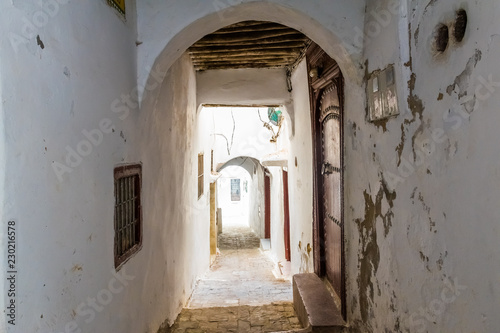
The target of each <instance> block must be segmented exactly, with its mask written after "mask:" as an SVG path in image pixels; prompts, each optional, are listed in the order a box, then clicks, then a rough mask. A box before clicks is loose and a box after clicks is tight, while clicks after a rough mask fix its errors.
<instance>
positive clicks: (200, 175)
mask: <svg viewBox="0 0 500 333" xmlns="http://www.w3.org/2000/svg"><path fill="white" fill-rule="evenodd" d="M203 185H204V181H203V153H201V154H198V199H199V198H201V196H202V195H203V191H204V189H203Z"/></svg>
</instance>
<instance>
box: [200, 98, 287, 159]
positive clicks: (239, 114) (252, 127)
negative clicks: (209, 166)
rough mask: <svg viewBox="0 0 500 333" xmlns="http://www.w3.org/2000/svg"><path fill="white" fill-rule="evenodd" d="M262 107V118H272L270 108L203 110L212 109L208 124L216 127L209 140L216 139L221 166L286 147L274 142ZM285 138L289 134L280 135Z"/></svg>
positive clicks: (217, 157) (263, 116)
mask: <svg viewBox="0 0 500 333" xmlns="http://www.w3.org/2000/svg"><path fill="white" fill-rule="evenodd" d="M240 91H241V90H240ZM239 95H240V94H238V93H235V94H234V96H239ZM258 110H259V111H260V115H261V117H262V120H263V121H269V119H268V116H267V108H259V109H256V108H246V107H234V108H232V107H218V108H205V109H203V111H202V113H203V112H209V113H210V114H211V120H208V121H207V123H208V125H209V126H213V130H212V131H211V133H210V135H211V137H210V138H207V139H210V140H215V147H216V148H215V150H214V156H215V160H216V161H217V163H218V164H219V165H220V164H224V163H226V162H228V161H230V160H232V159H234V158H237V157H240V156H245V157H251V158H254V159H256V160H259V161H262V159H263V158H264V157H265V156H267V155H270V154H273V153H276V152H278V151H280V150H281V149H282V148H283V147H284V143H282V142H281V140H280V141H279V142H276V143H272V142H270V139H271V137H272V135H273V133H272V132H271V131H269V130H268V129H266V128H264V127H263V123H262V121H261V120H260V118H259V114H258V112H259V111H258ZM233 118H234V122H233ZM209 122H211V123H209ZM277 130H278V128H277V127H274V131H275V133H276V132H277ZM282 131H283V130H282ZM282 137H286V135H285V134H281V135H280V138H282ZM286 141H288V139H287V140H286ZM228 150H229V151H228Z"/></svg>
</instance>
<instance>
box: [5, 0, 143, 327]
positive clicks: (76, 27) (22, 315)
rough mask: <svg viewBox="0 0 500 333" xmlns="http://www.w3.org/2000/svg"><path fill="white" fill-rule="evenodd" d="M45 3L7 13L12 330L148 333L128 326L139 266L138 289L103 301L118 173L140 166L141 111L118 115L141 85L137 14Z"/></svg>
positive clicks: (8, 5) (15, 5) (129, 269)
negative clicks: (137, 122)
mask: <svg viewBox="0 0 500 333" xmlns="http://www.w3.org/2000/svg"><path fill="white" fill-rule="evenodd" d="M43 4H44V5H43V7H40V6H39V4H38V2H32V1H22V0H16V1H3V2H2V3H1V5H0V16H1V19H0V22H1V23H0V25H1V31H2V34H1V37H0V38H1V39H0V73H1V76H0V81H1V83H0V87H1V90H2V92H1V95H2V115H1V116H0V117H1V118H2V130H1V132H2V136H1V137H2V139H1V142H2V144H1V145H2V146H4V144H5V148H6V149H5V152H4V154H2V162H1V163H2V165H3V166H4V167H2V168H1V170H2V171H1V172H2V177H1V178H0V179H4V177H5V183H4V184H2V193H4V194H2V208H1V209H0V210H1V215H2V241H5V238H4V237H3V236H4V234H3V232H4V230H3V229H4V228H3V226H4V223H6V222H7V220H8V219H14V220H15V221H17V223H18V230H17V232H18V242H19V244H18V250H17V256H18V257H17V259H18V260H17V270H18V272H19V275H18V279H17V295H16V301H17V306H18V308H17V322H16V326H15V327H13V326H8V330H9V332H64V331H66V329H69V330H73V331H76V330H77V329H81V330H82V331H85V332H89V331H114V330H122V331H125V330H126V329H132V330H143V329H144V322H141V321H135V322H130V318H131V317H132V318H133V315H132V314H133V313H136V312H137V308H136V302H137V300H138V299H141V294H142V288H140V287H139V280H140V278H139V276H143V275H144V269H142V267H138V266H137V263H138V262H137V261H138V257H137V256H136V257H134V258H132V259H131V260H130V262H129V263H130V264H126V265H125V267H124V268H123V270H122V273H125V272H126V275H128V276H133V277H134V279H132V281H126V280H124V284H117V285H114V287H115V288H113V290H114V291H116V293H111V297H112V298H111V299H109V297H108V298H106V297H107V296H109V295H110V290H109V286H110V282H111V281H115V282H116V276H115V275H114V274H115V273H114V269H113V266H114V264H113V238H114V230H113V229H114V226H113V210H114V196H113V192H114V190H113V168H114V167H115V165H117V164H119V163H122V162H136V161H137V160H135V159H129V158H128V157H127V156H126V155H125V151H126V150H127V149H128V147H130V146H131V145H132V144H133V143H132V142H130V141H129V140H126V139H127V138H128V134H129V133H128V131H127V128H128V126H129V125H128V124H129V123H130V122H132V119H133V116H132V114H136V113H137V112H138V109H137V108H135V109H134V108H130V112H129V116H127V117H122V116H123V115H124V114H122V113H115V112H114V109H113V107H112V105H113V102H114V101H115V100H117V101H118V102H120V100H119V99H120V98H121V94H130V93H131V92H132V91H133V89H134V87H135V86H136V83H137V77H136V45H135V41H136V35H137V33H136V20H135V8H134V3H133V2H132V1H127V8H128V9H127V12H128V14H127V21H124V20H123V19H122V18H121V17H120V16H119V15H118V14H117V13H116V12H115V10H114V9H112V8H111V7H109V6H108V5H106V4H105V2H104V1H53V2H50V3H48V2H43ZM120 117H122V118H120ZM111 127H112V128H113V130H111ZM85 133H87V134H85ZM89 133H91V134H92V135H93V138H94V139H93V141H92V140H90V139H89V138H88V137H87V136H88V135H89ZM70 150H71V151H75V152H76V153H72V154H73V155H72V156H73V157H72V158H71V159H70V160H69V162H68V161H67V158H68V154H69V151H70ZM76 154H78V155H79V156H76ZM54 166H58V167H59V169H58V174H57V173H56V172H55V169H54ZM58 175H59V176H58ZM4 191H5V192H4ZM3 245H4V243H3V242H2V251H3V249H4V248H5V247H4V246H3ZM2 257H3V256H2ZM4 268H5V266H2V273H1V274H2V278H1V279H0V280H1V281H2V287H3V284H4V280H5V276H4V274H5V270H4ZM125 284H126V285H125ZM3 291H4V289H3V288H2V293H1V294H2V298H3V296H4V294H3ZM93 299H94V301H95V300H96V299H97V301H96V302H97V306H98V307H99V309H100V312H98V311H96V310H93V309H92V308H91V307H90V303H89V302H92V300H93ZM100 300H101V301H104V303H105V305H102V308H101V304H102V303H101V301H100ZM2 314H3V310H2ZM124 318H127V320H124ZM4 319H5V316H4V315H2V316H1V319H0V331H5V328H6V327H5V324H4ZM76 327H77V328H76Z"/></svg>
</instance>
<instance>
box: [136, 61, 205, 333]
mask: <svg viewBox="0 0 500 333" xmlns="http://www.w3.org/2000/svg"><path fill="white" fill-rule="evenodd" d="M160 89H161V93H160V94H159V96H160V98H159V99H158V100H157V101H156V103H155V107H154V109H146V108H144V107H143V108H142V110H141V114H140V116H139V118H138V119H137V126H138V128H136V133H137V138H136V139H135V140H137V143H138V144H137V146H136V148H135V149H134V150H133V151H132V152H131V155H133V156H137V157H136V159H140V160H141V161H142V162H143V174H144V176H143V182H144V185H143V192H144V205H143V206H144V219H145V221H146V222H147V225H146V226H145V238H144V244H145V245H144V249H143V251H142V254H141V256H140V258H139V259H140V265H141V267H142V269H143V270H144V272H146V273H145V274H144V275H143V277H142V278H141V283H143V286H142V288H141V294H140V297H141V299H143V300H145V301H147V302H148V303H149V304H152V308H149V307H144V308H141V309H140V310H137V309H136V312H137V314H136V315H137V317H138V318H140V319H141V321H143V325H146V324H147V325H148V326H147V327H149V328H148V329H149V330H150V331H155V330H157V329H158V327H159V326H160V324H162V322H164V321H165V322H166V323H168V324H172V323H173V321H174V320H175V318H176V316H177V314H178V313H179V312H180V311H181V309H182V307H183V306H184V305H185V303H186V302H187V300H188V298H189V297H190V295H191V292H192V290H193V287H194V285H195V282H196V278H197V277H198V276H199V275H201V274H202V273H204V272H205V271H206V269H208V265H209V258H210V247H209V246H210V245H209V240H210V238H209V232H210V230H209V227H210V223H209V221H210V216H209V199H210V198H209V196H210V192H209V181H210V179H209V174H210V149H211V148H212V141H211V140H209V139H208V140H207V139H206V138H207V137H208V132H209V131H210V128H206V127H205V126H204V124H202V125H200V123H203V116H200V118H198V116H197V107H196V77H195V72H194V69H193V66H192V63H191V60H190V59H189V56H188V55H187V54H186V55H184V56H183V57H182V58H181V59H180V60H179V61H178V62H177V63H176V64H174V66H173V67H172V68H171V69H170V70H169V73H168V74H167V76H166V78H165V80H164V82H163V84H162V86H161V88H160ZM198 120H200V121H198ZM201 152H203V153H204V175H205V176H204V192H203V195H202V196H201V197H200V198H198V188H197V186H198V185H197V179H198V154H199V153H201ZM143 329H144V327H143V328H142V330H143Z"/></svg>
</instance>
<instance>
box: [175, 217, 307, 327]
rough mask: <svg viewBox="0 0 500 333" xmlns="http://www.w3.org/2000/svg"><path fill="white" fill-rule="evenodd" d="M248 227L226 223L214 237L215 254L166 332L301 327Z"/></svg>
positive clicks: (283, 284)
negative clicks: (217, 239)
mask: <svg viewBox="0 0 500 333" xmlns="http://www.w3.org/2000/svg"><path fill="white" fill-rule="evenodd" d="M259 245H260V240H259V238H257V236H256V235H255V233H253V232H252V230H251V229H250V228H249V227H246V226H243V225H238V224H231V225H229V226H226V227H225V228H224V232H223V233H222V234H220V235H219V248H220V255H218V256H217V259H216V260H215V262H214V263H213V265H212V266H211V268H210V270H209V272H207V274H205V276H203V277H202V278H201V279H200V280H199V281H198V284H197V286H196V288H195V290H194V292H193V294H192V296H191V299H190V300H189V303H188V305H187V307H186V308H185V309H183V310H182V312H181V314H180V315H179V317H178V318H177V320H176V322H175V324H174V325H173V326H172V327H171V328H170V330H168V331H167V332H276V331H287V330H292V329H300V328H301V325H300V323H299V320H298V318H297V316H296V315H295V312H294V309H293V304H292V286H291V282H290V280H289V279H284V278H280V279H277V278H276V277H275V276H274V275H273V272H272V271H273V269H274V268H275V265H274V263H273V262H272V260H271V259H270V258H268V256H267V255H266V254H265V253H264V252H262V251H261V250H260V249H259Z"/></svg>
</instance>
